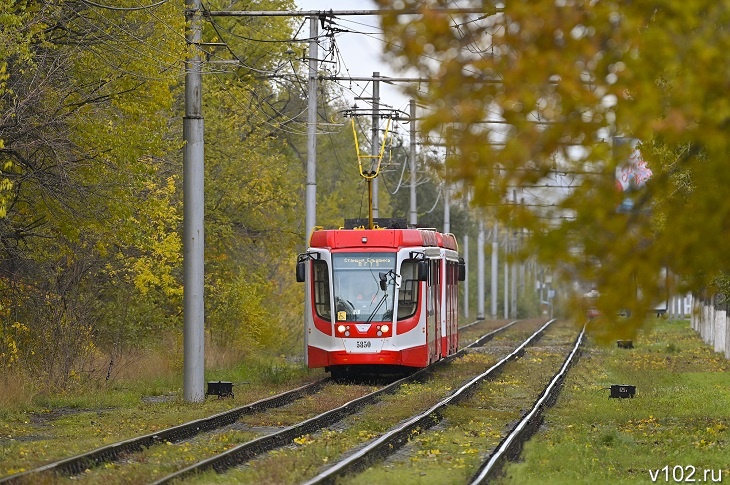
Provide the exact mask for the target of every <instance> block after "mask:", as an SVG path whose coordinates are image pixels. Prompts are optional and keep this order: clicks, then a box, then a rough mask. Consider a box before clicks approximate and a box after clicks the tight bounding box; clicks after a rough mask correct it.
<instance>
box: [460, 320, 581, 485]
mask: <svg viewBox="0 0 730 485" xmlns="http://www.w3.org/2000/svg"><path fill="white" fill-rule="evenodd" d="M584 337H585V327H583V330H582V331H581V332H580V334H579V335H578V338H576V340H575V343H574V345H573V350H572V351H571V352H570V354H568V356H567V357H566V359H565V361H564V362H563V366H562V367H561V368H560V370H559V371H558V373H557V374H555V376H554V377H553V378H552V380H551V381H550V383H549V384H548V385H547V387H546V388H545V390H544V391H543V392H542V394H541V395H540V397H539V398H538V399H537V400H536V401H535V403H534V404H533V405H532V408H531V409H530V410H529V411H528V412H526V413H525V414H524V415H523V416H522V419H520V421H519V422H518V423H517V424H516V425H515V426H514V427H513V428H512V430H511V431H510V432H509V434H508V435H507V436H505V437H504V438H503V439H502V441H501V442H500V444H499V445H498V446H497V448H495V450H494V451H493V452H492V454H491V455H490V456H489V459H488V460H487V461H485V462H484V463H483V464H482V466H481V468H480V469H479V470H478V471H477V473H476V474H475V475H474V477H473V478H472V480H471V482H469V483H470V485H478V484H483V483H487V482H488V481H489V480H490V479H493V478H495V477H496V476H497V475H498V474H499V473H500V472H501V470H502V466H503V465H504V464H505V463H506V461H508V460H510V459H514V458H516V457H517V456H519V454H520V451H521V449H522V445H523V444H524V442H525V441H527V440H528V439H529V438H530V437H531V436H532V435H533V434H534V433H535V431H537V429H538V428H539V427H540V425H541V424H542V420H543V414H544V413H545V410H546V409H547V408H549V407H551V406H552V405H553V404H555V401H556V399H557V397H558V394H559V393H560V390H561V388H562V383H563V381H564V380H565V376H566V375H567V374H568V370H569V369H570V367H571V366H573V364H575V362H577V360H578V358H579V357H580V346H581V344H582V343H583V339H584Z"/></svg>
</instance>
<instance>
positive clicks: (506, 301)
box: [502, 232, 509, 320]
mask: <svg viewBox="0 0 730 485" xmlns="http://www.w3.org/2000/svg"><path fill="white" fill-rule="evenodd" d="M508 254H509V232H507V233H506V234H505V235H504V287H503V288H502V296H503V297H504V319H505V320H506V319H508V318H509V266H508V263H507V255H508Z"/></svg>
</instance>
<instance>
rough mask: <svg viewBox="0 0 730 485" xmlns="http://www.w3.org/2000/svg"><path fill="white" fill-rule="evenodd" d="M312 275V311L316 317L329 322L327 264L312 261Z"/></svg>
mask: <svg viewBox="0 0 730 485" xmlns="http://www.w3.org/2000/svg"><path fill="white" fill-rule="evenodd" d="M312 269H313V271H312V273H313V274H314V278H313V284H314V309H315V311H316V312H317V315H318V316H320V317H322V318H324V319H325V320H330V318H331V313H330V283H329V275H328V272H327V263H326V262H324V261H312Z"/></svg>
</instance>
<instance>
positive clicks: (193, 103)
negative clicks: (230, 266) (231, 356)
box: [183, 0, 205, 402]
mask: <svg viewBox="0 0 730 485" xmlns="http://www.w3.org/2000/svg"><path fill="white" fill-rule="evenodd" d="M188 1H189V2H190V3H188V4H187V8H186V11H185V17H186V20H187V22H188V24H189V29H188V32H187V33H186V42H187V45H188V48H189V49H188V52H191V53H192V54H190V57H189V58H188V59H187V61H186V62H185V117H184V118H183V140H184V142H185V146H184V148H183V265H184V267H183V271H184V275H183V285H184V294H183V307H184V314H183V321H184V328H183V347H184V356H183V367H184V369H183V395H184V398H185V400H186V401H188V402H201V401H203V400H204V399H205V393H204V379H205V315H204V300H203V289H204V272H205V248H204V237H203V220H204V210H203V209H204V180H205V177H204V152H203V114H202V106H203V96H202V84H203V83H202V74H201V70H202V69H201V67H202V66H201V64H202V57H201V55H200V49H199V47H198V46H199V45H200V42H201V39H202V33H203V28H202V16H201V15H202V10H201V0H188Z"/></svg>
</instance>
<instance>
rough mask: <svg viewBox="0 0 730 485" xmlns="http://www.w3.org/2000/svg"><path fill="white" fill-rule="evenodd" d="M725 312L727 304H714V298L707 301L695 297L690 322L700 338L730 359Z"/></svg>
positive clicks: (728, 324)
mask: <svg viewBox="0 0 730 485" xmlns="http://www.w3.org/2000/svg"><path fill="white" fill-rule="evenodd" d="M727 313H728V312H727V306H726V305H722V306H717V305H715V298H712V299H710V300H709V301H706V300H705V301H703V300H700V299H699V298H697V299H695V307H694V311H693V312H692V316H691V322H692V328H693V329H695V330H696V331H697V332H698V333H699V334H700V336H701V337H702V340H704V341H705V342H706V343H707V344H708V345H712V347H713V348H714V349H715V352H721V353H724V354H725V358H727V359H730V322H728V314H727Z"/></svg>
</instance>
